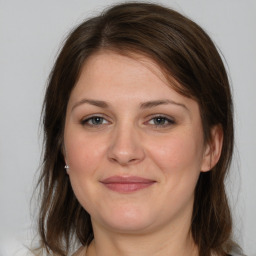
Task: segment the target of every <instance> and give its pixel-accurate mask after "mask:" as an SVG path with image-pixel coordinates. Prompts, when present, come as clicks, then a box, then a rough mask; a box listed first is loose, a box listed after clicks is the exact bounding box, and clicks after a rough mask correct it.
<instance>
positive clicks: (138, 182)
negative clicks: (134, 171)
mask: <svg viewBox="0 0 256 256" xmlns="http://www.w3.org/2000/svg"><path fill="white" fill-rule="evenodd" d="M101 183H102V184H103V185H105V186H106V187H107V188H108V189H110V190H113V191H116V192H119V193H131V192H135V191H138V190H141V189H145V188H147V187H149V186H151V185H153V184H155V183H156V181H154V180H151V179H145V178H142V177H138V176H128V177H123V176H112V177H109V178H106V179H104V180H102V181H101Z"/></svg>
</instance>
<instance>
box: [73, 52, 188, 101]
mask: <svg viewBox="0 0 256 256" xmlns="http://www.w3.org/2000/svg"><path fill="white" fill-rule="evenodd" d="M83 97H87V98H90V97H91V98H96V99H97V100H109V101H114V100H122V101H124V102H126V103H127V104H129V103H132V102H136V101H140V102H143V101H150V100H156V99H158V100H159V99H164V98H166V97H167V98H168V97H169V99H170V100H174V101H184V100H186V101H188V100H191V99H189V98H187V97H184V96H183V95H181V94H180V93H178V92H177V91H176V90H174V89H173V85H172V84H171V83H170V80H167V79H166V76H165V74H164V72H163V71H162V69H161V67H160V66H159V65H157V63H156V62H155V61H154V60H152V59H150V58H149V57H146V56H144V55H142V54H138V53H131V52H129V53H125V54H119V53H117V52H114V51H109V50H108V51H106V50H104V51H99V52H97V53H95V54H93V55H91V56H90V57H89V58H88V59H87V60H86V62H85V63H84V65H83V67H82V69H81V73H80V77H79V79H78V81H77V84H76V85H75V88H74V89H73V91H72V93H71V97H70V101H71V102H73V101H77V100H81V98H83Z"/></svg>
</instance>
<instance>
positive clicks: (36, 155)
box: [0, 0, 256, 256]
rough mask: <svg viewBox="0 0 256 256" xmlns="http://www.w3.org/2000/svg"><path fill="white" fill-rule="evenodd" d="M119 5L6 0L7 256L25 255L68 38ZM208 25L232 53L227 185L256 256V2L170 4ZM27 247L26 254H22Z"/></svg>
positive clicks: (3, 218) (1, 5)
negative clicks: (49, 86)
mask: <svg viewBox="0 0 256 256" xmlns="http://www.w3.org/2000/svg"><path fill="white" fill-rule="evenodd" d="M115 2H119V1H114V0H112V1H110V0H104V1H98V0H95V1H89V0H73V1H68V0H55V1H53V0H44V1H37V0H24V1H19V0H0V255H1V256H7V255H25V254H26V253H25V251H26V250H25V249H24V246H23V244H27V245H29V242H30V241H31V239H32V237H33V235H34V228H33V226H34V220H35V215H34V212H35V210H36V209H37V202H34V203H32V204H30V199H31V195H32V191H33V188H34V186H35V180H36V174H37V170H38V168H39V162H40V154H41V144H42V143H41V142H42V136H41V134H40V126H39V121H40V111H41V105H42V99H43V94H44V90H45V84H46V81H47V76H48V74H49V72H50V69H51V67H52V65H53V62H54V59H55V57H56V54H57V52H58V49H59V46H60V45H61V42H62V41H63V39H64V38H65V36H66V34H67V33H68V32H69V31H70V29H71V28H73V27H74V26H75V25H76V24H78V23H79V22H81V21H82V20H83V19H84V18H87V17H89V16H92V15H94V14H97V13H98V12H99V11H101V10H102V8H103V7H106V6H108V5H109V4H111V3H115ZM156 2H158V3H164V4H166V5H168V6H170V7H173V8H174V9H176V10H178V11H180V12H181V13H183V14H186V15H187V16H189V17H190V18H192V19H193V20H195V21H196V22H197V23H198V24H199V25H201V26H202V27H203V28H204V29H205V30H206V31H207V32H208V33H209V35H210V36H211V37H212V39H213V40H214V41H215V42H216V44H217V45H218V46H219V48H220V49H221V51H222V53H223V54H224V56H225V59H226V62H227V69H228V72H229V75H230V77H231V81H232V86H233V90H234V92H233V95H234V103H235V126H236V150H235V157H234V161H233V166H232V170H231V175H230V178H229V180H228V181H227V185H228V191H229V196H230V199H231V205H232V209H233V213H234V220H235V221H234V224H235V225H234V226H235V237H236V238H237V240H238V242H239V243H240V245H241V246H242V247H243V248H244V251H245V253H246V254H247V255H256V222H255V217H256V199H255V198H256V163H255V158H256V153H255V151H256V136H255V127H256V113H255V112H256V107H255V96H256V1H255V0H243V1H241V0H215V1H211V0H176V1H172V0H169V1H168V0H166V1H164V0H163V1H156ZM21 248H23V249H21Z"/></svg>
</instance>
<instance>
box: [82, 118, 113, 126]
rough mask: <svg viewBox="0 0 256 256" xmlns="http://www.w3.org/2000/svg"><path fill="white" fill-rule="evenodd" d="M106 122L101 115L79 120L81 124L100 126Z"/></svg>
mask: <svg viewBox="0 0 256 256" xmlns="http://www.w3.org/2000/svg"><path fill="white" fill-rule="evenodd" d="M108 123H109V122H108V121H107V120H106V119H105V118H103V117H102V116H91V117H89V118H86V119H83V120H82V121H81V124H82V125H88V126H101V125H105V124H108Z"/></svg>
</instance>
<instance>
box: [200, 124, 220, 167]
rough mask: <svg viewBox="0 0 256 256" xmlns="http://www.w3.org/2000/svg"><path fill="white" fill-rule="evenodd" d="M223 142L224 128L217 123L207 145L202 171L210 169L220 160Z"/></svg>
mask: <svg viewBox="0 0 256 256" xmlns="http://www.w3.org/2000/svg"><path fill="white" fill-rule="evenodd" d="M222 144H223V129H222V126H221V125H215V126H213V127H212V129H211V138H210V140H209V142H207V144H206V146H205V151H204V156H203V161H202V166H201V172H207V171H210V170H211V169H212V168H213V167H214V166H215V165H216V164H217V163H218V161H219V159H220V156H221V151H222Z"/></svg>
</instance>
